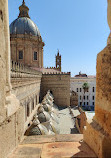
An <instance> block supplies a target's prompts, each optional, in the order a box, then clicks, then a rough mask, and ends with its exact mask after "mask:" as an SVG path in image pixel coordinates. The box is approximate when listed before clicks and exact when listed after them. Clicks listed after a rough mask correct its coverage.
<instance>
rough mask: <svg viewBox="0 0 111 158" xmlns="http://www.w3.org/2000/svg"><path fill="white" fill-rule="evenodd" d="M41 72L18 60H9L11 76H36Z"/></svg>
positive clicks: (40, 74)
mask: <svg viewBox="0 0 111 158" xmlns="http://www.w3.org/2000/svg"><path fill="white" fill-rule="evenodd" d="M37 76H42V73H41V72H39V71H37V70H34V69H31V68H30V67H28V66H25V65H23V64H21V63H18V62H14V61H12V62H11V78H36V77H37Z"/></svg>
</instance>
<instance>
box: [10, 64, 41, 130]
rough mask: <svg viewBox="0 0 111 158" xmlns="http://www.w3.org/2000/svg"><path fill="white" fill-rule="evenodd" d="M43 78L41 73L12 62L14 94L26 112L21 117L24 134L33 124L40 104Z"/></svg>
mask: <svg viewBox="0 0 111 158" xmlns="http://www.w3.org/2000/svg"><path fill="white" fill-rule="evenodd" d="M41 77H42V73H41V72H38V71H36V70H32V69H30V68H29V67H27V66H24V65H22V64H20V63H17V62H13V61H12V65H11V84H12V93H13V94H14V95H16V97H17V99H18V100H19V101H20V106H21V109H22V111H24V112H23V115H22V116H21V117H22V120H23V128H24V132H25V131H26V129H27V128H28V126H29V124H31V123H30V122H31V120H32V118H33V117H32V116H31V115H32V113H34V111H35V112H36V108H37V105H38V104H39V96H40V83H41ZM30 116H31V117H30Z"/></svg>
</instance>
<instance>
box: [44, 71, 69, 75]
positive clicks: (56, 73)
mask: <svg viewBox="0 0 111 158" xmlns="http://www.w3.org/2000/svg"><path fill="white" fill-rule="evenodd" d="M70 74H71V72H60V71H58V72H44V73H43V75H70Z"/></svg>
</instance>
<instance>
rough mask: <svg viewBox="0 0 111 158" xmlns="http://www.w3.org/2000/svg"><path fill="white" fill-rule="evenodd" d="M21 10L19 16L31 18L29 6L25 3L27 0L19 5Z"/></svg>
mask: <svg viewBox="0 0 111 158" xmlns="http://www.w3.org/2000/svg"><path fill="white" fill-rule="evenodd" d="M19 10H20V13H19V16H18V18H20V17H27V18H30V17H29V13H28V12H29V8H28V7H27V6H26V5H25V0H23V1H22V5H21V6H20V7H19Z"/></svg>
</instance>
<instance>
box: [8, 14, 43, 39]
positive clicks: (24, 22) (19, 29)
mask: <svg viewBox="0 0 111 158" xmlns="http://www.w3.org/2000/svg"><path fill="white" fill-rule="evenodd" d="M10 34H28V35H34V36H41V35H40V31H39V29H38V27H37V26H36V24H35V23H34V22H33V21H32V20H31V19H30V18H28V17H19V18H17V19H16V20H14V21H13V22H12V23H11V24H10Z"/></svg>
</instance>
